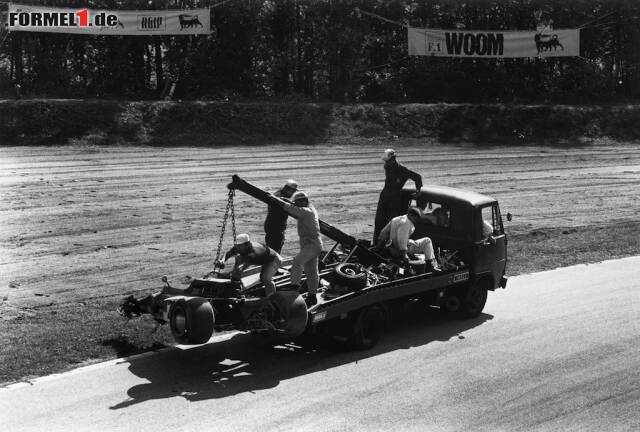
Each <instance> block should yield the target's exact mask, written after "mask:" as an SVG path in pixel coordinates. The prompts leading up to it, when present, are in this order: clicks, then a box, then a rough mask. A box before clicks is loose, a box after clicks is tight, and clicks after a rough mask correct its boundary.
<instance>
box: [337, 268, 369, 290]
mask: <svg viewBox="0 0 640 432" xmlns="http://www.w3.org/2000/svg"><path fill="white" fill-rule="evenodd" d="M334 283H335V284H337V285H345V286H347V287H349V288H351V289H353V290H359V289H362V288H364V287H366V286H367V273H366V272H365V270H364V268H363V267H362V266H361V265H360V264H353V263H342V264H338V265H337V266H336V268H335V270H334Z"/></svg>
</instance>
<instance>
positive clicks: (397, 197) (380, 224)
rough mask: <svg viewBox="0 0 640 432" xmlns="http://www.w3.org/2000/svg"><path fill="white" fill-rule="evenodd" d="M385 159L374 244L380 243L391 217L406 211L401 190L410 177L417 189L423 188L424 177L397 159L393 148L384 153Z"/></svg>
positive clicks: (383, 158)
mask: <svg viewBox="0 0 640 432" xmlns="http://www.w3.org/2000/svg"><path fill="white" fill-rule="evenodd" d="M382 160H383V161H384V172H385V179H384V188H382V192H380V199H379V200H378V209H377V210H376V219H375V225H374V229H373V244H374V245H375V244H377V243H378V236H379V235H380V231H381V230H382V228H384V226H385V225H386V224H387V223H389V221H390V220H391V219H393V218H394V217H396V216H400V215H403V214H405V213H406V211H407V209H406V208H404V209H403V208H401V207H402V195H401V191H402V188H403V187H404V184H405V183H406V182H407V180H408V179H411V180H413V181H414V182H415V184H416V190H417V191H418V192H419V191H420V189H421V188H422V177H421V176H420V174H418V173H415V172H413V171H411V170H410V169H408V168H406V167H404V166H402V165H400V164H399V163H398V161H397V160H396V152H395V150H393V149H386V150H385V151H384V153H383V155H382Z"/></svg>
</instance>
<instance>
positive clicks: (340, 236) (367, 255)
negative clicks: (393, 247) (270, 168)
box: [227, 174, 385, 266]
mask: <svg viewBox="0 0 640 432" xmlns="http://www.w3.org/2000/svg"><path fill="white" fill-rule="evenodd" d="M231 180H232V181H231V183H229V184H228V185H227V187H228V188H229V189H235V190H239V191H242V192H244V193H246V194H247V195H249V196H251V197H253V198H255V199H257V200H259V201H262V202H263V203H265V204H273V203H274V200H276V201H280V202H282V203H284V202H285V201H283V200H281V199H280V198H278V197H276V196H274V195H272V194H270V193H269V192H266V191H264V190H262V189H260V188H259V187H257V186H254V185H252V184H251V183H249V182H247V181H246V180H244V179H242V178H240V176H238V175H237V174H234V175H233V176H232V177H231ZM283 210H284V211H286V212H287V213H288V214H289V215H290V216H291V217H293V218H295V219H297V216H296V215H295V214H293V213H290V212H288V211H287V209H286V208H283ZM319 223H320V232H321V233H322V234H323V235H325V236H327V237H328V238H330V239H331V240H333V241H335V242H337V243H339V244H340V245H342V247H343V248H346V249H348V250H350V251H352V252H353V255H355V256H356V257H358V261H359V262H360V263H362V264H364V265H367V266H368V265H375V264H378V263H381V262H384V261H385V259H384V258H383V257H381V256H380V255H378V254H376V253H375V252H373V251H370V250H369V249H368V248H367V246H368V245H367V244H365V243H364V241H362V240H358V239H356V238H355V237H353V236H351V235H349V234H347V233H345V232H344V231H342V230H340V229H338V228H336V227H334V226H333V225H330V224H328V223H327V222H325V221H323V220H319Z"/></svg>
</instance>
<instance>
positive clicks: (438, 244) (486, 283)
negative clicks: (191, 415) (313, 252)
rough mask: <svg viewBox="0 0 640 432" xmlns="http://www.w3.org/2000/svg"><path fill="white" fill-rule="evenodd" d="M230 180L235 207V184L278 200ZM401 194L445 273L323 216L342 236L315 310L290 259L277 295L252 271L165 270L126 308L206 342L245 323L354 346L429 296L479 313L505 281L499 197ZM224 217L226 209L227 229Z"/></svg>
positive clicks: (181, 339) (282, 338)
mask: <svg viewBox="0 0 640 432" xmlns="http://www.w3.org/2000/svg"><path fill="white" fill-rule="evenodd" d="M227 187H228V188H229V205H228V206H227V211H228V210H229V207H230V206H231V207H233V195H234V193H235V191H236V190H239V191H242V192H244V193H246V194H248V195H250V196H252V197H254V198H256V199H258V200H260V201H262V202H264V203H266V204H273V203H274V201H273V200H277V199H279V198H276V197H274V196H273V195H271V194H269V193H267V192H265V191H264V190H262V189H260V188H258V187H256V186H254V185H252V184H250V183H248V182H247V181H245V180H243V179H241V178H240V177H238V176H237V175H234V176H233V177H232V182H231V183H229V185H228V186H227ZM402 198H403V208H402V209H399V210H400V213H401V212H402V211H403V210H406V209H407V208H408V207H409V206H410V205H417V206H419V207H421V208H423V209H424V210H423V212H424V215H423V217H422V218H421V220H420V222H419V223H418V224H417V226H416V230H415V232H414V235H413V237H414V238H420V237H424V236H428V237H430V238H431V240H432V242H433V245H434V249H435V250H436V251H437V258H438V261H439V263H440V266H441V271H429V272H427V271H426V265H425V262H424V260H423V259H421V257H420V256H419V255H418V256H414V257H411V258H412V259H411V260H410V261H409V262H402V261H398V260H394V259H393V258H390V257H388V256H387V255H385V253H384V252H385V251H384V250H377V249H376V248H375V247H371V245H370V243H369V242H368V241H365V240H358V239H356V238H355V237H353V236H350V235H348V234H346V233H344V232H343V231H341V230H339V229H338V228H336V227H334V226H332V225H330V224H328V223H326V222H324V221H322V220H321V221H320V231H321V233H322V234H323V235H325V236H326V237H328V238H330V239H331V240H333V241H335V244H334V245H333V247H332V248H331V249H330V250H329V251H324V252H323V254H322V255H321V260H320V265H319V266H320V284H321V286H320V287H319V289H318V294H317V300H318V303H317V304H316V305H313V306H311V307H309V308H307V306H306V303H305V301H304V296H306V295H307V294H306V293H305V294H303V295H300V294H298V292H296V291H293V290H292V287H291V280H290V275H289V272H288V268H287V267H284V268H281V269H280V271H279V273H278V274H277V275H276V276H275V277H274V282H275V284H276V289H277V292H276V294H275V295H274V296H272V297H270V298H265V297H264V287H263V286H262V284H261V283H260V282H259V280H256V278H255V277H253V279H254V282H253V283H246V284H245V283H244V282H245V281H248V280H250V279H251V277H250V276H249V277H243V278H242V280H240V281H238V280H232V279H230V276H229V275H228V274H224V273H222V272H221V270H220V269H217V270H214V271H212V272H210V273H209V274H207V275H206V276H205V277H203V278H198V279H192V280H191V282H190V284H189V285H188V287H186V288H184V289H180V288H174V287H172V286H171V285H170V284H169V282H168V281H167V279H166V277H163V281H164V282H165V287H164V288H163V289H162V290H161V291H160V292H157V293H154V294H150V295H148V296H146V297H144V298H141V299H136V298H135V297H133V296H129V297H127V298H126V299H125V300H124V301H123V303H122V305H121V306H120V307H119V308H118V311H119V312H120V313H121V314H122V315H124V316H126V317H128V318H131V317H133V316H139V315H141V314H151V315H152V316H153V318H154V319H155V320H156V321H157V322H159V323H160V324H169V326H170V328H171V332H172V334H173V336H174V338H175V339H176V341H177V342H178V343H182V344H201V343H205V342H207V341H208V340H209V339H210V337H211V336H212V334H213V332H214V330H217V331H223V330H239V331H248V332H251V333H256V334H262V335H264V336H266V337H267V339H268V340H271V341H273V342H276V343H277V342H287V341H292V340H294V339H296V338H298V337H300V336H310V337H314V336H321V335H322V336H328V337H331V338H335V339H338V340H342V341H344V342H346V343H347V344H348V345H349V346H350V347H352V348H356V349H367V348H371V347H373V346H374V345H375V344H376V343H377V342H378V340H379V339H380V337H381V336H382V334H383V332H384V329H385V325H386V323H387V321H388V318H389V311H390V310H391V309H393V306H395V305H397V304H401V303H403V302H407V301H415V300H422V301H425V302H426V303H428V304H430V305H434V306H437V307H439V308H440V309H441V310H442V312H443V313H445V314H446V315H448V316H452V317H456V318H473V317H476V316H478V315H480V313H481V312H482V310H483V308H484V306H485V302H486V299H487V293H488V291H493V290H495V289H496V288H498V287H502V288H505V287H506V284H507V278H506V276H505V270H506V263H507V249H506V246H507V238H506V234H505V232H504V227H503V222H502V216H501V214H500V208H499V206H498V202H497V201H496V200H495V199H493V198H490V197H488V196H485V195H481V194H478V193H475V192H470V191H464V190H460V189H453V188H447V187H439V186H425V187H423V188H422V189H421V190H420V191H419V192H416V191H415V190H411V189H404V190H403V191H402ZM291 216H293V215H291ZM293 217H295V216H293ZM225 224H226V217H225V223H223V232H222V235H224V226H225ZM234 227H235V224H234ZM234 235H235V228H234ZM221 243H222V237H221V242H220V244H221ZM218 249H220V245H219V247H218ZM303 286H304V279H303Z"/></svg>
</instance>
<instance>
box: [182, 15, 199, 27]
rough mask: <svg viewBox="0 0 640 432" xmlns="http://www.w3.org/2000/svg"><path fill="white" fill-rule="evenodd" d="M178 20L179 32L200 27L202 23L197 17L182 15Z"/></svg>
mask: <svg viewBox="0 0 640 432" xmlns="http://www.w3.org/2000/svg"><path fill="white" fill-rule="evenodd" d="M178 19H179V20H180V30H184V29H185V28H193V27H196V26H200V27H202V23H201V22H200V20H199V19H198V15H187V14H182V15H178Z"/></svg>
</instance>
